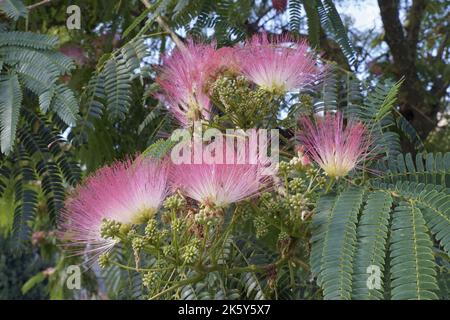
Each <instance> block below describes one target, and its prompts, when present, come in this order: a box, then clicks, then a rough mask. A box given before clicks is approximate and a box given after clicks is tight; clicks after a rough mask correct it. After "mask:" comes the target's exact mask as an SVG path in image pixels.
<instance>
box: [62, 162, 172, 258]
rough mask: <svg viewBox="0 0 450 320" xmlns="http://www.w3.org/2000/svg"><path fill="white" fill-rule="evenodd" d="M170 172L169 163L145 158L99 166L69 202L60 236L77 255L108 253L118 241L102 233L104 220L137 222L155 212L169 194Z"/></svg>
mask: <svg viewBox="0 0 450 320" xmlns="http://www.w3.org/2000/svg"><path fill="white" fill-rule="evenodd" d="M168 172H169V169H168V165H167V164H166V163H164V162H159V161H156V160H153V159H143V158H141V157H138V158H137V159H136V160H135V161H134V162H133V161H131V160H128V161H124V162H116V163H115V164H113V165H111V166H107V167H103V168H101V169H99V170H98V171H97V172H95V173H94V174H93V175H92V176H90V177H89V178H88V179H87V180H86V182H85V183H84V184H83V185H81V186H80V187H78V188H77V190H75V192H74V193H73V194H72V195H71V196H70V197H69V198H68V200H67V201H66V206H65V209H64V212H63V214H62V215H61V217H60V221H59V223H58V226H59V227H58V235H59V238H60V239H61V240H62V241H63V242H64V243H66V244H67V245H68V246H69V247H72V248H74V250H73V251H74V253H75V254H82V253H87V254H91V255H93V256H92V258H96V257H97V256H98V255H100V254H102V253H105V252H108V251H109V250H110V249H112V247H113V246H114V245H115V243H116V240H114V239H111V238H107V239H104V238H103V237H102V236H101V226H102V222H103V221H104V219H111V220H114V221H117V222H121V223H123V224H133V223H142V222H143V220H145V218H149V217H151V216H152V215H154V214H155V212H156V211H157V210H158V208H159V207H160V206H161V204H162V202H163V201H164V199H165V197H166V196H167V194H168V193H169V186H168V183H167V179H168Z"/></svg>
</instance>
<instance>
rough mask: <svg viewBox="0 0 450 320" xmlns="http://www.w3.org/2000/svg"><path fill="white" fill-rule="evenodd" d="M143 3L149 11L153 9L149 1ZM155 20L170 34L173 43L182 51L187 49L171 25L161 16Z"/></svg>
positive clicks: (144, 0) (142, 0)
mask: <svg viewBox="0 0 450 320" xmlns="http://www.w3.org/2000/svg"><path fill="white" fill-rule="evenodd" d="M141 2H142V4H143V5H144V6H145V7H146V8H147V9H148V8H151V7H152V4H151V3H150V2H149V1H148V0H141ZM155 20H156V22H157V23H158V24H159V26H160V27H161V28H162V29H163V30H164V31H165V32H167V33H168V34H170V37H171V38H172V40H173V42H175V44H176V45H177V46H178V47H179V48H180V49H185V48H186V46H185V45H184V43H183V41H181V39H180V38H179V37H178V35H177V34H176V33H175V32H174V31H173V30H172V29H171V28H170V27H169V25H168V24H167V23H166V21H164V19H163V18H162V17H161V16H157V17H156V18H155Z"/></svg>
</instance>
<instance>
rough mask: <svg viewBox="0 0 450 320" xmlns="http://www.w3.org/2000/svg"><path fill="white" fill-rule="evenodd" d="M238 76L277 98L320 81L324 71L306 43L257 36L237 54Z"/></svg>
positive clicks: (287, 37)
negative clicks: (279, 95)
mask: <svg viewBox="0 0 450 320" xmlns="http://www.w3.org/2000/svg"><path fill="white" fill-rule="evenodd" d="M240 60H241V63H240V64H241V72H242V74H243V75H244V76H246V77H247V78H248V79H249V80H251V81H252V82H254V83H255V84H257V85H258V86H260V87H261V88H264V89H265V90H268V91H270V92H275V93H278V94H284V93H286V92H288V91H292V90H296V89H298V90H301V89H304V88H305V87H307V86H309V85H311V84H313V83H314V82H315V81H317V80H319V79H320V77H321V76H322V75H323V73H324V68H319V67H318V66H317V65H316V59H315V58H314V56H313V55H312V54H311V53H310V49H309V46H308V45H307V43H306V42H305V41H296V40H293V39H292V38H290V37H289V36H275V37H274V38H273V41H269V38H268V35H267V34H266V33H260V34H256V35H254V36H253V37H252V39H251V40H250V41H249V42H247V43H246V44H245V45H244V47H243V48H242V49H241V51H240Z"/></svg>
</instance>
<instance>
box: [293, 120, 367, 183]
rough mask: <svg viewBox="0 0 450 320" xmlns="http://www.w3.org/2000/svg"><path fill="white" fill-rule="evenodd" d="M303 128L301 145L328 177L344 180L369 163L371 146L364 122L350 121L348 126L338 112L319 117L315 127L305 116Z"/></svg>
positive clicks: (300, 137)
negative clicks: (350, 173)
mask: <svg viewBox="0 0 450 320" xmlns="http://www.w3.org/2000/svg"><path fill="white" fill-rule="evenodd" d="M300 124H301V126H302V131H301V132H300V134H299V141H300V143H301V144H302V145H303V146H304V148H305V150H306V153H307V154H308V155H309V156H310V157H311V158H312V159H313V160H314V161H315V162H316V163H317V164H318V165H319V166H320V167H321V168H322V169H323V171H325V173H326V174H327V175H328V176H330V177H333V178H339V177H344V176H346V175H347V174H348V173H349V172H350V171H351V170H353V169H354V168H358V167H360V164H361V163H363V162H364V161H365V160H366V159H367V156H368V153H369V147H370V145H371V142H370V138H369V135H368V132H367V129H366V128H365V126H364V125H363V124H362V123H361V122H356V121H353V120H349V121H348V122H347V124H346V125H344V118H343V116H342V114H341V113H339V112H338V113H336V114H330V113H327V114H326V115H325V116H324V117H316V121H315V124H313V122H312V121H311V119H310V118H308V117H306V116H304V117H302V118H300Z"/></svg>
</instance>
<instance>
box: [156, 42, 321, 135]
mask: <svg viewBox="0 0 450 320" xmlns="http://www.w3.org/2000/svg"><path fill="white" fill-rule="evenodd" d="M324 70H325V68H320V67H318V66H317V61H316V59H315V57H314V56H313V54H312V53H311V52H310V49H309V47H308V45H307V44H306V42H304V41H296V40H294V39H293V38H291V37H288V36H273V37H271V38H270V39H269V36H268V35H267V34H266V33H262V34H258V35H256V36H254V37H253V38H252V39H251V40H250V41H248V42H246V43H245V44H244V45H243V46H235V47H224V48H220V49H217V48H216V46H215V45H214V44H209V45H206V44H195V43H194V42H192V41H189V42H188V43H187V45H186V46H184V47H183V48H177V49H175V50H174V52H173V53H172V55H170V56H167V57H165V58H164V61H163V66H162V68H161V73H160V75H159V77H158V79H157V82H158V83H159V85H160V87H161V89H162V92H161V93H159V94H158V95H157V97H158V98H159V99H160V100H162V101H163V102H164V103H165V104H166V106H167V108H168V110H169V111H170V112H171V114H172V115H173V116H174V117H175V118H176V119H177V120H178V121H179V122H180V123H181V125H183V126H185V127H188V126H191V125H192V123H193V122H194V121H197V120H209V119H211V116H212V112H213V110H212V104H211V88H210V87H211V84H212V83H214V80H215V79H216V78H217V77H218V75H219V74H220V73H224V72H229V73H232V74H240V75H242V76H244V77H245V78H247V79H248V80H249V81H251V82H252V83H253V84H255V85H257V86H258V87H259V88H261V89H264V90H267V91H269V92H272V93H276V94H284V93H286V92H288V91H292V90H302V89H304V88H305V87H307V86H308V85H311V84H313V83H314V82H315V81H316V80H318V79H320V77H321V76H322V75H323V73H324Z"/></svg>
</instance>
